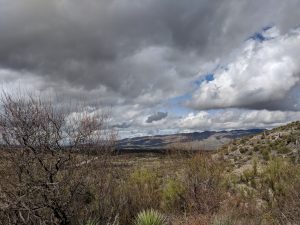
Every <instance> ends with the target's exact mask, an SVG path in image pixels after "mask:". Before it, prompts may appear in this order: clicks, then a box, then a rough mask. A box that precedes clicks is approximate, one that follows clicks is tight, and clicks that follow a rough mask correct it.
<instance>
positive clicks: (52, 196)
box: [0, 99, 300, 225]
mask: <svg viewBox="0 0 300 225" xmlns="http://www.w3.org/2000/svg"><path fill="white" fill-rule="evenodd" d="M8 100H9V103H11V100H10V99H8ZM12 103H13V104H8V105H7V106H9V107H12V108H8V110H10V111H8V112H11V111H12V112H15V111H17V112H18V113H9V114H7V117H5V118H2V123H0V126H2V129H4V128H5V129H7V134H13V135H11V138H10V139H9V140H15V139H14V138H15V137H17V138H19V137H22V138H19V139H16V140H15V141H18V143H19V144H18V148H17V149H15V148H13V147H14V146H16V145H15V143H16V142H13V143H12V145H8V146H3V149H1V150H0V181H1V182H0V224H1V225H2V224H3V225H29V224H30V225H36V224H39V225H133V224H137V225H143V224H147V225H155V224H160V225H287V224H289V225H297V224H300V223H299V221H300V164H299V161H300V160H299V152H300V145H299V140H300V122H294V123H291V124H288V125H286V126H282V127H279V128H275V129H273V130H270V131H265V132H264V133H261V134H257V135H254V136H249V137H244V138H242V139H238V140H235V141H233V142H232V143H231V144H229V145H227V146H224V147H223V148H221V149H220V150H219V151H217V152H216V151H213V152H212V151H210V152H201V151H199V152H198V153H195V152H194V151H193V152H187V151H178V150H180V149H179V148H180V145H178V146H176V149H175V151H170V152H169V153H166V154H154V153H135V154H123V155H114V154H113V151H112V145H111V144H109V145H107V146H106V148H105V149H103V144H102V145H99V144H98V143H95V144H94V145H90V143H91V142H90V141H89V142H83V143H89V145H86V144H84V145H82V144H78V143H77V142H75V144H74V148H72V149H71V148H67V149H66V148H65V147H64V146H61V145H59V140H60V139H59V140H57V138H60V137H61V136H60V135H56V134H61V133H62V134H65V130H64V129H65V128H68V129H67V131H70V132H71V134H74V135H76V136H75V137H77V135H81V136H79V138H76V139H75V140H77V139H78V140H81V142H80V143H82V140H86V139H87V138H89V137H90V136H89V135H88V134H90V132H91V129H90V128H93V129H94V128H97V129H98V126H97V124H95V121H96V120H93V119H92V118H89V117H84V118H79V119H80V120H79V125H80V126H78V127H77V129H79V131H80V132H78V131H77V132H73V131H74V129H73V127H72V126H71V127H70V126H67V127H65V126H64V124H65V123H63V121H64V118H65V117H64V116H63V115H62V114H56V113H54V112H55V111H53V109H52V108H51V107H50V106H48V105H47V106H44V105H43V104H40V102H36V101H34V100H31V101H30V102H29V104H28V102H26V101H25V102H24V101H21V102H19V101H16V102H12ZM33 106H34V107H33ZM24 107H25V109H26V110H19V109H24ZM32 110H34V111H32ZM33 112H34V113H35V114H33ZM16 118H17V119H16ZM49 118H50V119H49ZM8 119H9V120H8ZM18 121H22V123H19V122H18ZM57 121H58V122H59V121H61V126H58V127H57V126H54V125H56V124H57V123H56V122H57ZM4 122H6V123H4ZM8 122H10V123H12V122H13V123H14V124H13V126H8V125H10V123H8ZM54 122H55V123H54ZM1 124H2V125H1ZM53 124H54V125H53ZM4 125H5V126H4ZM12 128H13V129H12ZM16 128H19V129H16ZM58 128H59V129H58ZM32 129H35V130H36V132H32ZM93 129H92V130H93ZM4 131H5V130H4ZM8 131H9V132H10V133H8ZM17 131H20V132H19V133H17V135H15V133H14V132H17ZM25 131H26V132H27V133H26V135H25V136H24V132H25ZM83 131H85V132H83ZM45 134H47V135H45ZM82 134H84V135H82ZM20 135H23V136H20ZM53 137H54V138H55V139H51V138H53ZM101 140H102V139H101ZM111 141H113V140H111ZM105 143H106V144H107V143H108V142H107V141H106V142H105ZM101 146H102V150H101V149H100V148H99V147H101ZM83 147H84V148H83ZM91 150H92V151H91ZM104 150H105V151H104ZM104 153H105V154H104Z"/></svg>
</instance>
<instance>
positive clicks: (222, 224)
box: [212, 217, 233, 225]
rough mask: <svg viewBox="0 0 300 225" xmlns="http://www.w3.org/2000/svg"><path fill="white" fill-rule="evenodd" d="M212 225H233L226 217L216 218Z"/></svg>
mask: <svg viewBox="0 0 300 225" xmlns="http://www.w3.org/2000/svg"><path fill="white" fill-rule="evenodd" d="M212 225H233V222H232V221H231V219H230V218H227V217H221V218H219V217H217V218H215V219H214V221H213V224H212Z"/></svg>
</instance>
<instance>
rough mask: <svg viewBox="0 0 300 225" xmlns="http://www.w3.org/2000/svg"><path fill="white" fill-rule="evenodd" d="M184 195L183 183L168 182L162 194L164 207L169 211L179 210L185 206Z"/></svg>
mask: <svg viewBox="0 0 300 225" xmlns="http://www.w3.org/2000/svg"><path fill="white" fill-rule="evenodd" d="M184 193H185V188H184V186H183V184H182V182H180V181H178V180H175V179H169V180H167V182H166V184H165V187H164V189H163V193H162V199H163V207H164V208H165V209H167V210H171V209H179V208H180V207H181V206H182V204H183V202H182V201H183V195H184Z"/></svg>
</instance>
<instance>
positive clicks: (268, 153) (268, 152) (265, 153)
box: [261, 148, 271, 161]
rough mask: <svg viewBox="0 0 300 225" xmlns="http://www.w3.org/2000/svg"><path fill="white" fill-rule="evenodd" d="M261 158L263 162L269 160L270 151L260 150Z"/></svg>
mask: <svg viewBox="0 0 300 225" xmlns="http://www.w3.org/2000/svg"><path fill="white" fill-rule="evenodd" d="M261 154H262V157H263V159H264V160H266V161H269V160H270V158H271V157H270V151H269V149H267V148H264V149H262V151H261Z"/></svg>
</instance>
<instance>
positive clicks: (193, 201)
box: [184, 154, 223, 214]
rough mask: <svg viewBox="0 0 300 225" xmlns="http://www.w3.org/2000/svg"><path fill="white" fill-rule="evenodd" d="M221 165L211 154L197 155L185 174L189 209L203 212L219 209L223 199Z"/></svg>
mask: <svg viewBox="0 0 300 225" xmlns="http://www.w3.org/2000/svg"><path fill="white" fill-rule="evenodd" d="M221 180H222V176H221V166H220V164H218V163H217V162H215V161H214V160H212V159H211V157H209V156H204V155H201V154H199V155H196V156H195V157H194V158H193V159H191V160H190V161H189V163H188V165H187V168H186V171H185V174H184V184H185V190H186V192H185V199H186V207H187V210H188V211H197V212H199V213H202V214H206V213H213V212H215V211H217V210H218V208H219V206H220V203H221V201H222V197H223V196H222V191H221V188H222V187H221Z"/></svg>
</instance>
